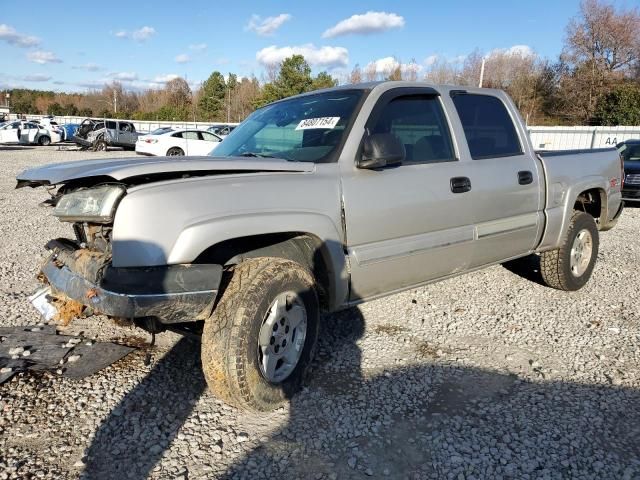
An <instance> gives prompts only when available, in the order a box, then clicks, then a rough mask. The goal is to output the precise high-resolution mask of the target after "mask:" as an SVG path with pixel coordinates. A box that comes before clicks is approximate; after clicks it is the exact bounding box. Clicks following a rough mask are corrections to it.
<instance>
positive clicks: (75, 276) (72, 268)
mask: <svg viewBox="0 0 640 480" xmlns="http://www.w3.org/2000/svg"><path fill="white" fill-rule="evenodd" d="M47 249H48V250H50V251H51V256H50V257H49V258H48V259H47V261H46V262H45V263H44V265H43V266H42V269H41V272H42V276H43V280H44V281H46V282H47V283H48V285H49V286H50V288H51V294H50V295H51V296H52V297H53V299H59V302H60V304H61V305H62V306H63V307H62V309H60V308H59V310H58V315H59V318H60V320H61V321H67V320H68V318H66V317H65V316H68V315H74V316H76V315H77V316H79V315H82V314H85V315H87V314H89V315H91V314H94V313H100V314H104V315H107V316H109V317H114V318H116V319H127V320H136V321H138V322H137V323H143V322H140V320H142V319H149V318H153V319H157V320H158V321H159V322H160V323H163V324H171V323H183V322H189V321H196V320H204V319H205V318H207V317H208V316H209V315H210V313H211V311H212V308H213V303H214V301H215V298H216V295H217V291H218V286H219V284H220V279H221V276H222V267H221V266H220V265H211V264H202V265H191V264H189V265H164V266H157V267H121V268H117V267H113V266H112V265H111V264H110V259H109V257H108V255H107V254H106V253H104V252H99V251H92V250H88V249H87V248H81V247H80V246H79V245H77V244H74V242H70V241H68V240H53V241H51V242H49V243H48V244H47ZM77 305H81V306H82V307H83V308H82V309H81V311H78V307H77Z"/></svg>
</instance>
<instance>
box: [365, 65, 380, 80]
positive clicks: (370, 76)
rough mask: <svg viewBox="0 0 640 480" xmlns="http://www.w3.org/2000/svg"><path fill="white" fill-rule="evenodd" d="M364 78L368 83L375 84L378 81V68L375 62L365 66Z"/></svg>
mask: <svg viewBox="0 0 640 480" xmlns="http://www.w3.org/2000/svg"><path fill="white" fill-rule="evenodd" d="M364 76H365V78H366V79H367V81H368V82H375V81H376V80H377V79H378V66H377V65H376V63H375V62H371V63H369V64H368V65H367V66H366V68H365V69H364Z"/></svg>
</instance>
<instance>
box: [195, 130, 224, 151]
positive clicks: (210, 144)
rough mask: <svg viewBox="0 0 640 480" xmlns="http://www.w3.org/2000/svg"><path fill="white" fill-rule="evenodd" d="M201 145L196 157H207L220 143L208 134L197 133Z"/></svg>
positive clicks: (212, 135)
mask: <svg viewBox="0 0 640 480" xmlns="http://www.w3.org/2000/svg"><path fill="white" fill-rule="evenodd" d="M199 133H200V138H201V140H202V145H201V147H200V150H199V152H198V155H208V154H209V153H210V152H211V151H212V150H213V149H214V148H216V147H217V146H218V144H219V143H220V138H219V137H217V136H215V135H214V134H213V133H210V132H199Z"/></svg>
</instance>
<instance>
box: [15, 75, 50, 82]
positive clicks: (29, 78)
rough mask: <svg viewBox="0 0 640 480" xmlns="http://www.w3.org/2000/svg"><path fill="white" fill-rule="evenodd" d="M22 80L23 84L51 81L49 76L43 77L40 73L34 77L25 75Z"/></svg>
mask: <svg viewBox="0 0 640 480" xmlns="http://www.w3.org/2000/svg"><path fill="white" fill-rule="evenodd" d="M22 80H24V81H25V82H48V81H49V80H51V77H50V76H49V75H43V74H41V73H36V74H35V75H25V76H24V77H22Z"/></svg>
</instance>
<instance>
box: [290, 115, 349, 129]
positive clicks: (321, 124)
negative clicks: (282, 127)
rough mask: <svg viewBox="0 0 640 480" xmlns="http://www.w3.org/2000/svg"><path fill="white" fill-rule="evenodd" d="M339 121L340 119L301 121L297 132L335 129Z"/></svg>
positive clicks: (319, 118) (320, 118) (308, 119)
mask: <svg viewBox="0 0 640 480" xmlns="http://www.w3.org/2000/svg"><path fill="white" fill-rule="evenodd" d="M339 121H340V117H318V118H305V119H304V120H300V123H299V124H298V126H297V127H296V130H308V129H310V128H334V127H335V126H336V125H337V124H338V122H339Z"/></svg>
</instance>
